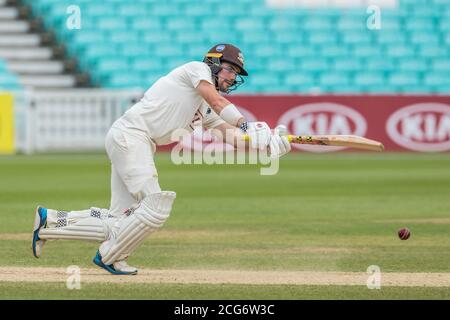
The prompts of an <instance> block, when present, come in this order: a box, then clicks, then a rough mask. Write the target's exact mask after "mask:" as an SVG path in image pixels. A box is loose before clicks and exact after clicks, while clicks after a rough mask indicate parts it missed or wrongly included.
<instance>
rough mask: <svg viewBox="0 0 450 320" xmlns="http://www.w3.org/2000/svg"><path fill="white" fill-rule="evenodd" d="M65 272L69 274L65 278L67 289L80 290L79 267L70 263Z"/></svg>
mask: <svg viewBox="0 0 450 320" xmlns="http://www.w3.org/2000/svg"><path fill="white" fill-rule="evenodd" d="M66 274H68V275H69V276H68V277H67V280H66V287H67V289H69V290H74V289H75V290H80V289H81V270H80V267H78V266H75V265H72V266H68V267H67V269H66Z"/></svg>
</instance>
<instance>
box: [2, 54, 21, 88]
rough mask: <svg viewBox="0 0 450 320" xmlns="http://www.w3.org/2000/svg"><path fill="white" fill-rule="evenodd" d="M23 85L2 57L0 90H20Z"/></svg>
mask: <svg viewBox="0 0 450 320" xmlns="http://www.w3.org/2000/svg"><path fill="white" fill-rule="evenodd" d="M20 88H21V86H20V84H19V80H18V78H17V76H16V75H15V74H14V73H12V72H10V71H9V70H8V68H7V66H6V63H5V61H3V60H2V59H0V92H1V91H8V90H18V89H20Z"/></svg>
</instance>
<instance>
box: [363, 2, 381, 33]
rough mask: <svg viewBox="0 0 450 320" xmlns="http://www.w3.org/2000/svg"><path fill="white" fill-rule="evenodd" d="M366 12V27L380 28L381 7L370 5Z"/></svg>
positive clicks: (371, 28)
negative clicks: (367, 15)
mask: <svg viewBox="0 0 450 320" xmlns="http://www.w3.org/2000/svg"><path fill="white" fill-rule="evenodd" d="M366 13H367V14H369V17H368V18H367V21H366V26H367V29H369V30H380V29H381V9H380V7H379V6H376V5H371V6H368V7H367V10H366Z"/></svg>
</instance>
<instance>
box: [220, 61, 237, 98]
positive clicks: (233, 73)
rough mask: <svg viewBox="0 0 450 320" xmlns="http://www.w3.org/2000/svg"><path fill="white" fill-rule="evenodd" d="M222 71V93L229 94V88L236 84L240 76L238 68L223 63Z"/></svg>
mask: <svg viewBox="0 0 450 320" xmlns="http://www.w3.org/2000/svg"><path fill="white" fill-rule="evenodd" d="M221 66H222V70H220V72H219V74H218V76H219V88H220V91H222V92H227V90H228V88H229V87H230V86H232V85H233V84H234V81H235V80H236V77H237V75H238V72H239V70H238V68H237V67H235V66H233V65H232V64H229V63H226V62H223V63H222V65H221Z"/></svg>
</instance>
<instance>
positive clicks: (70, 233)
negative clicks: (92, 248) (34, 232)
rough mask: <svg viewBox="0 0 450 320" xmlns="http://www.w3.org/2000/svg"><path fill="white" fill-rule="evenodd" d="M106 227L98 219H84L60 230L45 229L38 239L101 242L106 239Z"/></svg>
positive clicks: (40, 232)
mask: <svg viewBox="0 0 450 320" xmlns="http://www.w3.org/2000/svg"><path fill="white" fill-rule="evenodd" d="M108 230H109V229H108V227H107V225H106V223H105V222H103V221H102V220H101V219H98V218H85V219H83V220H81V221H79V222H77V223H75V224H73V225H69V226H67V227H61V228H45V229H42V230H41V231H39V238H41V239H45V240H88V241H99V242H103V241H105V240H106V239H108V234H109V231H108Z"/></svg>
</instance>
